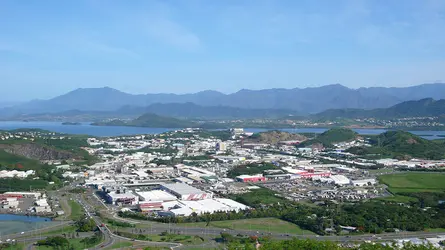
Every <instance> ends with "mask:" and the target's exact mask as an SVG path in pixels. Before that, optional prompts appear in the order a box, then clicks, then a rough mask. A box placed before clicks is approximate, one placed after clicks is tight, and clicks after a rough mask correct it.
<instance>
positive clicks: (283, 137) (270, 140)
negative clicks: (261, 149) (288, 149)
mask: <svg viewBox="0 0 445 250" xmlns="http://www.w3.org/2000/svg"><path fill="white" fill-rule="evenodd" d="M294 140H296V141H305V140H307V138H306V137H305V136H303V135H300V134H292V133H289V132H283V131H268V132H262V133H257V134H253V135H252V136H251V137H249V139H248V140H247V141H246V142H249V143H267V144H272V145H275V144H277V143H278V142H280V141H294Z"/></svg>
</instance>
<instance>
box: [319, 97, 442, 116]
mask: <svg viewBox="0 0 445 250" xmlns="http://www.w3.org/2000/svg"><path fill="white" fill-rule="evenodd" d="M444 114H445V99H441V100H434V99H432V98H425V99H421V100H416V101H406V102H402V103H399V104H396V105H394V106H391V107H389V108H380V109H372V110H364V109H329V110H326V111H324V112H321V113H318V114H316V115H314V116H313V117H318V118H324V119H335V118H380V119H387V118H390V119H391V118H397V117H399V118H400V117H425V116H442V115H444Z"/></svg>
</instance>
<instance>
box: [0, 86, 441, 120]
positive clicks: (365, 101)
mask: <svg viewBox="0 0 445 250" xmlns="http://www.w3.org/2000/svg"><path fill="white" fill-rule="evenodd" d="M423 98H433V99H445V84H442V83H434V84H423V85H418V86H413V87H403V88H394V87H392V88H385V87H372V88H359V89H350V88H347V87H345V86H342V85H340V84H334V85H326V86H322V87H314V88H294V89H277V88H274V89H264V90H246V89H243V90H240V91H238V92H236V93H233V94H223V93H220V92H217V91H211V90H208V91H202V92H198V93H193V94H138V95H133V94H128V93H124V92H121V91H119V90H115V89H112V88H109V87H105V88H83V89H77V90H74V91H71V92H69V93H67V94H64V95H61V96H58V97H55V98H52V99H49V100H33V101H30V102H26V103H21V104H18V105H13V106H11V107H4V108H0V116H2V117H11V116H17V115H23V114H39V113H40V114H42V113H58V112H66V111H72V110H77V111H100V112H112V111H113V112H114V111H117V110H120V109H127V110H131V109H134V110H137V109H143V108H144V107H147V106H150V105H153V104H172V103H176V104H179V103H193V104H196V105H200V106H204V107H209V106H212V107H232V108H241V109H257V110H268V109H271V110H287V111H289V110H292V111H295V112H296V113H299V114H314V113H318V112H322V111H325V110H328V109H376V108H387V107H390V106H392V105H395V104H397V103H400V102H404V101H411V100H419V99H423ZM188 105H190V104H188ZM230 112H232V111H230ZM235 113H236V112H235ZM168 115H171V114H168Z"/></svg>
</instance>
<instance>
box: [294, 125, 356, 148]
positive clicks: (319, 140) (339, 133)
mask: <svg viewBox="0 0 445 250" xmlns="http://www.w3.org/2000/svg"><path fill="white" fill-rule="evenodd" d="M357 136H358V134H357V133H356V132H354V131H352V130H350V129H346V128H332V129H329V130H328V131H325V132H323V133H321V134H319V135H317V136H316V137H315V139H312V140H307V141H304V142H302V143H301V144H300V147H307V146H310V145H313V144H322V145H323V146H324V147H331V146H332V144H334V143H336V142H344V141H351V140H354V139H355V138H357Z"/></svg>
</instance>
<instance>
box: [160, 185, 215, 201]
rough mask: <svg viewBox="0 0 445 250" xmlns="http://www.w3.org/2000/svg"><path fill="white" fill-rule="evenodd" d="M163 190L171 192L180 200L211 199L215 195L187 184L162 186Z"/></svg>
mask: <svg viewBox="0 0 445 250" xmlns="http://www.w3.org/2000/svg"><path fill="white" fill-rule="evenodd" d="M161 190H163V191H166V192H169V193H170V194H172V195H174V196H176V197H177V198H178V199H180V200H192V201H193V200H204V199H211V198H212V196H213V194H211V193H207V192H204V191H202V190H199V189H197V188H194V187H192V186H189V185H187V184H185V183H173V184H162V185H161Z"/></svg>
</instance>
